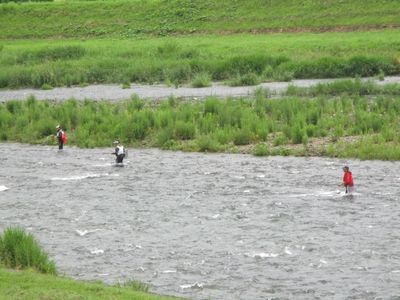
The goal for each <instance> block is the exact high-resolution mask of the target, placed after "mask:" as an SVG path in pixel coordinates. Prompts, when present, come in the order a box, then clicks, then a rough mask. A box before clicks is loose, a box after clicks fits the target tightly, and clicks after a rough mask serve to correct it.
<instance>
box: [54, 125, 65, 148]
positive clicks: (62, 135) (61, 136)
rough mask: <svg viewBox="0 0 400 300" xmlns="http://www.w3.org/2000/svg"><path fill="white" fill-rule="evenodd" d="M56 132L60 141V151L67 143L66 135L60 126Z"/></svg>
mask: <svg viewBox="0 0 400 300" xmlns="http://www.w3.org/2000/svg"><path fill="white" fill-rule="evenodd" d="M56 130H57V133H56V137H57V141H58V149H59V150H62V149H63V148H64V144H65V141H66V135H65V132H64V130H62V128H61V126H60V125H57V126H56Z"/></svg>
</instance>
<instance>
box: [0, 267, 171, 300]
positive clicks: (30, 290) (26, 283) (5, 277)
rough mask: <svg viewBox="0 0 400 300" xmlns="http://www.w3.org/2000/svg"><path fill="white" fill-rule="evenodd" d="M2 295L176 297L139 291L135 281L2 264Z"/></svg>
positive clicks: (145, 299) (138, 299) (154, 299)
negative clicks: (110, 281) (111, 282)
mask: <svg viewBox="0 0 400 300" xmlns="http://www.w3.org/2000/svg"><path fill="white" fill-rule="evenodd" d="M0 299H4V300H6V299H7V300H8V299H19V300H23V299H26V300H32V299H104V300H106V299H107V300H109V299H127V300H128V299H129V300H172V299H177V298H174V297H166V296H159V295H154V294H150V293H147V292H141V291H138V290H137V288H136V287H135V285H132V286H130V285H129V283H128V284H126V285H125V286H107V285H105V284H103V283H100V282H92V283H91V282H82V281H76V280H73V279H68V278H64V277H58V276H52V275H46V274H39V273H37V272H35V271H32V270H24V271H15V270H8V269H4V268H2V267H0Z"/></svg>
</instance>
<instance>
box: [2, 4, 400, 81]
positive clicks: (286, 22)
mask: <svg viewBox="0 0 400 300" xmlns="http://www.w3.org/2000/svg"><path fill="white" fill-rule="evenodd" d="M397 4H398V3H397V1H395V0H387V1H383V2H379V3H378V2H376V1H369V0H368V1H362V0H351V1H350V0H346V1H340V2H338V1H324V2H323V3H322V2H321V1H316V0H312V1H307V2H304V1H294V0H285V1H275V0H270V1H260V0H251V1H243V0H239V1H237V0H229V1H208V0H207V1H200V0H196V1H177V0H174V1H165V0H154V1H58V2H45V3H31V2H30V3H23V4H15V3H9V4H0V27H1V28H2V30H1V31H0V88H20V87H36V88H51V87H52V86H69V85H80V84H81V85H82V84H83V85H84V84H88V83H121V84H123V83H125V85H127V84H129V83H130V82H142V83H156V82H165V83H167V84H171V85H180V84H192V85H193V86H197V87H201V86H206V85H208V84H210V81H224V82H226V83H227V84H229V85H253V84H257V83H259V82H260V81H267V80H284V81H288V80H291V79H292V78H337V77H348V76H350V77H354V76H357V75H358V76H374V75H377V74H384V75H391V74H400V48H399V45H400V34H399V33H400V29H399V27H400V20H399V18H397V16H398V15H399V14H400V8H399V5H397ZM71 20H73V21H71ZM116 20H117V21H116ZM254 33H258V34H254Z"/></svg>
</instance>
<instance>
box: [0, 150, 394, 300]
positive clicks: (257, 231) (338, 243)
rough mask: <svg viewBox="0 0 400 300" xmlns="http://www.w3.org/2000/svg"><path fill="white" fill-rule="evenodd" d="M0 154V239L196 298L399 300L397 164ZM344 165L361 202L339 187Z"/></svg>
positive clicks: (88, 274)
mask: <svg viewBox="0 0 400 300" xmlns="http://www.w3.org/2000/svg"><path fill="white" fill-rule="evenodd" d="M111 150H112V149H111V148H110V149H90V150H88V149H85V150H83V149H76V148H69V147H67V149H66V150H65V151H63V152H59V151H57V150H56V149H55V148H54V147H47V146H46V147H42V146H27V145H17V144H0V166H1V168H0V187H2V189H0V229H4V228H5V227H7V226H11V225H12V226H15V225H19V226H22V227H24V228H26V229H27V230H29V231H31V232H33V233H34V234H35V235H36V236H37V237H38V239H39V240H40V241H41V243H42V244H43V245H44V247H45V249H46V250H47V251H48V252H49V253H50V255H51V257H52V258H53V259H54V260H55V261H56V264H57V266H58V267H59V269H60V271H61V273H65V274H66V275H68V276H72V277H75V278H79V279H95V280H103V281H105V282H107V283H114V282H118V281H125V280H129V279H136V280H140V281H144V282H147V283H149V284H150V285H151V290H152V291H154V292H157V293H161V294H170V295H177V296H184V297H188V298H193V299H209V298H210V299H318V298H320V299H376V298H378V299H390V298H393V299H397V297H400V291H399V283H400V252H399V251H398V249H399V248H400V242H399V241H400V239H399V238H400V218H399V212H400V205H399V199H400V192H399V189H398V186H399V184H400V172H399V167H400V163H399V162H396V163H393V162H380V161H364V162H361V161H344V160H336V159H322V158H293V157H270V158H257V157H252V156H247V155H231V154H198V153H180V152H166V151H159V150H154V149H150V150H133V149H131V150H130V151H129V155H130V156H129V158H127V159H126V164H125V166H124V167H115V166H114V165H113V157H112V156H111V155H109V154H108V152H111ZM345 163H346V164H349V165H350V168H351V170H352V171H353V175H354V178H355V183H356V192H357V193H356V194H355V195H354V196H352V197H343V196H342V195H341V194H338V192H339V190H338V186H337V184H338V183H339V182H340V180H341V177H342V171H341V167H342V166H343V165H344V164H345Z"/></svg>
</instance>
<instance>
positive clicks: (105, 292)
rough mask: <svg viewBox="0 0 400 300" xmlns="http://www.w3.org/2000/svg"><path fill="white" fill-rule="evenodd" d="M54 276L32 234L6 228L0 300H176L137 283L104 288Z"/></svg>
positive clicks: (1, 237) (0, 244)
mask: <svg viewBox="0 0 400 300" xmlns="http://www.w3.org/2000/svg"><path fill="white" fill-rule="evenodd" d="M4 267H7V268H12V269H16V270H18V271H14V270H6V269H4ZM24 269H27V270H25V271H21V270H24ZM38 272H40V273H43V274H39V273H38ZM56 273H57V271H56V267H55V263H54V262H52V261H49V259H48V256H47V253H45V251H44V250H43V249H42V247H41V246H40V244H39V243H38V242H37V240H36V239H35V237H34V236H33V235H32V234H30V233H26V232H25V230H23V229H21V228H7V229H6V230H4V232H3V233H2V234H0V291H1V292H0V299H27V300H28V299H29V300H31V299H72V298H74V299H75V298H79V299H117V298H118V299H132V300H164V299H165V300H167V299H171V300H172V299H177V298H173V297H163V296H158V295H153V294H149V293H148V287H147V285H145V284H143V283H140V282H137V281H128V282H127V283H125V284H123V285H117V286H106V285H105V284H102V283H98V282H97V283H89V282H78V281H74V280H72V279H68V278H63V277H57V276H55V275H56Z"/></svg>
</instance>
